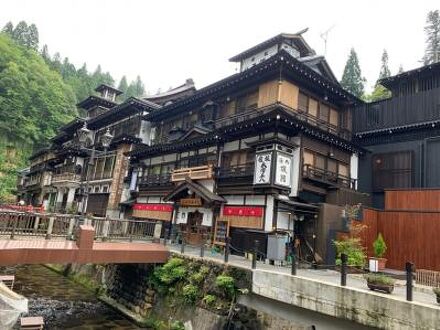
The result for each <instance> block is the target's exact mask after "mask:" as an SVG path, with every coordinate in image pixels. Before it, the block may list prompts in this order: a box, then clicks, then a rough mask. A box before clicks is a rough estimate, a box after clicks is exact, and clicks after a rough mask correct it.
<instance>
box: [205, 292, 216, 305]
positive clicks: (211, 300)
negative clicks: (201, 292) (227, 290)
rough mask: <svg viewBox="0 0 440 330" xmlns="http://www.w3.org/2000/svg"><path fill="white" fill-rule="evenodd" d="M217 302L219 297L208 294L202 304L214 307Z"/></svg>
mask: <svg viewBox="0 0 440 330" xmlns="http://www.w3.org/2000/svg"><path fill="white" fill-rule="evenodd" d="M216 300H217V297H216V296H214V295H212V294H207V295H205V296H204V297H203V299H202V302H203V303H204V304H205V305H206V306H212V305H214V303H215V301H216Z"/></svg>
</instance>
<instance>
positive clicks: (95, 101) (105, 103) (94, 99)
mask: <svg viewBox="0 0 440 330" xmlns="http://www.w3.org/2000/svg"><path fill="white" fill-rule="evenodd" d="M98 105H100V106H102V107H104V108H113V107H114V106H115V105H117V103H116V102H113V101H110V100H108V99H105V98H103V97H101V96H97V95H90V96H89V97H88V98H86V99H85V100H83V101H81V102H79V103H78V104H77V106H78V107H79V108H81V109H84V110H90V109H91V108H93V107H95V106H98Z"/></svg>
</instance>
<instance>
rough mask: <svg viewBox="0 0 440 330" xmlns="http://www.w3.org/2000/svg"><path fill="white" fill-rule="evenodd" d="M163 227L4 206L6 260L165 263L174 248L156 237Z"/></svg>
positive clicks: (0, 221) (2, 258) (1, 237)
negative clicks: (159, 242) (8, 208)
mask: <svg viewBox="0 0 440 330" xmlns="http://www.w3.org/2000/svg"><path fill="white" fill-rule="evenodd" d="M160 231H161V224H160V223H156V222H149V221H132V220H123V219H107V218H90V219H86V220H82V219H81V218H80V217H78V216H75V215H64V214H46V213H30V212H20V211H13V210H2V211H0V249H1V253H0V265H1V266H6V265H16V264H43V263H59V264H66V263H79V264H85V263H95V264H100V263H164V262H166V261H167V259H168V257H169V251H168V249H167V248H166V247H164V246H163V245H161V244H158V243H153V242H151V240H152V239H153V237H154V236H158V235H160ZM155 234H156V235H155ZM159 237H160V236H159ZM134 240H135V242H134Z"/></svg>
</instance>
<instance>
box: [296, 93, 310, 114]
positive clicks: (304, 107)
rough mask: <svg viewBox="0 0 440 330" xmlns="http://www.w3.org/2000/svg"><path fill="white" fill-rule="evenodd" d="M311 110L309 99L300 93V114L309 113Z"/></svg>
mask: <svg viewBox="0 0 440 330" xmlns="http://www.w3.org/2000/svg"><path fill="white" fill-rule="evenodd" d="M308 109H309V97H308V96H307V95H306V94H304V93H299V99H298V110H299V111H300V112H308Z"/></svg>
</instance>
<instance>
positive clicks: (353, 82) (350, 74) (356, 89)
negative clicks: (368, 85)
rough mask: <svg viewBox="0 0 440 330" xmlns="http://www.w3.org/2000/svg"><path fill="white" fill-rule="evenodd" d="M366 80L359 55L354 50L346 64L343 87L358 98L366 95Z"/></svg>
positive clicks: (351, 51)
mask: <svg viewBox="0 0 440 330" xmlns="http://www.w3.org/2000/svg"><path fill="white" fill-rule="evenodd" d="M364 84H365V78H363V77H362V73H361V68H360V66H359V60H358V57H357V54H356V52H355V50H354V48H352V49H351V50H350V55H349V56H348V60H347V63H346V64H345V68H344V73H343V75H342V79H341V86H342V87H343V88H344V89H345V90H347V91H349V92H350V93H352V94H353V95H355V96H357V97H359V98H360V97H362V96H363V95H364Z"/></svg>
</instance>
